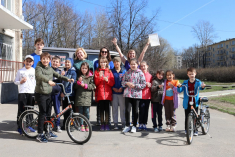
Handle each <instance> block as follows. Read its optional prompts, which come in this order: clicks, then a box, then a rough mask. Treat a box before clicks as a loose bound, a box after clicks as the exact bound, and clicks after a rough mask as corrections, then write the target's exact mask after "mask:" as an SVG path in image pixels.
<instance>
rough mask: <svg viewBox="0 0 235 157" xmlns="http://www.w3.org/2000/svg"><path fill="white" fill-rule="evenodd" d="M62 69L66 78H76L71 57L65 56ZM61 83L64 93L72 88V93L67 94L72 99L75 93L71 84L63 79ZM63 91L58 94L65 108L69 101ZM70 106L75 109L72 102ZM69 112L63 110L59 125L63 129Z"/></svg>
mask: <svg viewBox="0 0 235 157" xmlns="http://www.w3.org/2000/svg"><path fill="white" fill-rule="evenodd" d="M64 71H65V75H64V76H66V77H67V78H69V79H73V80H76V79H77V73H76V70H75V68H74V67H73V59H72V58H67V59H66V60H65V68H64ZM63 84H64V89H65V92H66V93H70V92H71V88H72V93H71V94H70V95H69V99H70V101H74V96H75V94H74V89H73V85H71V83H68V82H64V81H63ZM63 92H64V91H63ZM63 92H62V93H61V94H60V96H61V97H62V98H63V101H62V102H63V106H62V108H63V109H65V108H66V107H67V106H68V105H69V103H68V99H67V98H64V93H63ZM72 107H73V110H74V111H75V108H74V104H73V105H72ZM69 114H70V112H65V113H64V121H63V126H62V127H61V129H62V130H64V129H65V122H66V119H67V118H68V117H69Z"/></svg>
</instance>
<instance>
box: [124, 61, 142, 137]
mask: <svg viewBox="0 0 235 157" xmlns="http://www.w3.org/2000/svg"><path fill="white" fill-rule="evenodd" d="M130 63H131V64H130V65H131V69H130V70H128V71H127V72H126V73H125V74H124V76H123V78H122V86H123V87H126V88H125V89H124V93H123V96H124V97H125V108H126V111H125V117H126V127H125V128H124V129H123V131H122V132H123V133H126V132H128V131H130V129H131V132H136V124H137V119H138V106H139V99H141V98H142V89H144V88H145V87H146V81H145V77H144V74H143V72H142V71H141V70H140V69H138V61H137V59H131V60H130ZM131 107H132V111H133V112H134V122H133V127H132V128H130V111H131Z"/></svg>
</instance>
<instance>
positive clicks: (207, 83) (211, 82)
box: [179, 80, 235, 85]
mask: <svg viewBox="0 0 235 157" xmlns="http://www.w3.org/2000/svg"><path fill="white" fill-rule="evenodd" d="M179 81H180V83H183V82H184V80H179ZM203 82H204V83H205V84H206V85H232V84H235V82H229V83H221V82H213V81H203Z"/></svg>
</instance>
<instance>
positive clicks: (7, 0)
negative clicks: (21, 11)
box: [1, 0, 12, 11]
mask: <svg viewBox="0 0 235 157" xmlns="http://www.w3.org/2000/svg"><path fill="white" fill-rule="evenodd" d="M1 5H2V6H4V7H5V8H7V9H8V10H10V11H12V0H1Z"/></svg>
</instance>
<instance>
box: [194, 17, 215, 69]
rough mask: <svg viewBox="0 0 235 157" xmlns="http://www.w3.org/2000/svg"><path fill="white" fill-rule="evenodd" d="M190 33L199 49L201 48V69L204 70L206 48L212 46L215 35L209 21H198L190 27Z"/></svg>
mask: <svg viewBox="0 0 235 157" xmlns="http://www.w3.org/2000/svg"><path fill="white" fill-rule="evenodd" d="M192 32H193V34H194V36H195V37H196V38H197V39H198V40H199V42H200V47H202V48H203V52H202V55H201V56H202V64H203V68H205V67H206V60H207V57H206V52H207V46H208V45H210V44H212V42H213V39H214V38H216V34H215V33H214V26H213V25H212V24H211V23H210V22H209V21H199V22H198V23H197V24H196V25H195V26H194V27H192Z"/></svg>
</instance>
